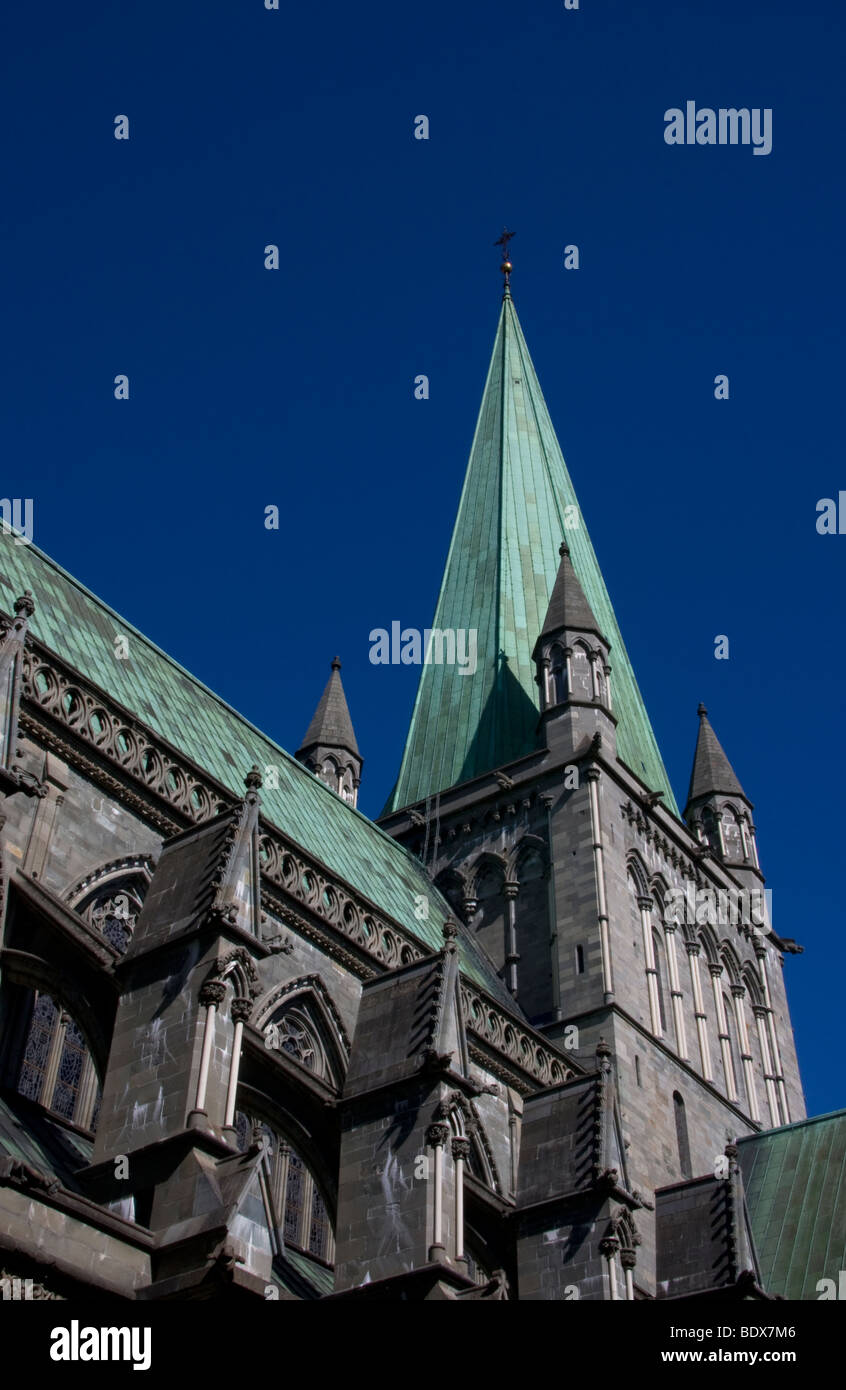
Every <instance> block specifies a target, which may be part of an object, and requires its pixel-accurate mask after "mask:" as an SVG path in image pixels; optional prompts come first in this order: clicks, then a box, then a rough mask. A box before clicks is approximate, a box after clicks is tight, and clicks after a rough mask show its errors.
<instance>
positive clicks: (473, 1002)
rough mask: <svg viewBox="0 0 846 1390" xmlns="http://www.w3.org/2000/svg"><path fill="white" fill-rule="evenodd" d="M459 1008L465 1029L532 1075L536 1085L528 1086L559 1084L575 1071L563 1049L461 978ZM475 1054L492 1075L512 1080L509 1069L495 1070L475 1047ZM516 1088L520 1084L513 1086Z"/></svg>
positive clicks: (526, 1074) (510, 1081)
mask: <svg viewBox="0 0 846 1390" xmlns="http://www.w3.org/2000/svg"><path fill="white" fill-rule="evenodd" d="M461 1008H462V1013H463V1016H464V1026H465V1028H466V1029H467V1032H468V1033H472V1034H475V1036H476V1037H477V1038H478V1039H479V1041H480V1042H481V1043H482V1044H484V1045H486V1046H487V1047H491V1048H493V1049H494V1050H495V1051H496V1052H499V1053H501V1054H502V1055H503V1057H505V1058H507V1059H508V1060H509V1061H510V1062H511V1063H512V1065H513V1067H514V1068H515V1070H516V1071H518V1072H522V1073H523V1075H524V1076H527V1077H529V1078H531V1080H532V1081H534V1082H535V1083H536V1085H535V1086H534V1087H530V1088H529V1089H530V1090H535V1089H542V1088H543V1087H545V1086H558V1085H560V1084H561V1083H562V1082H564V1081H570V1080H572V1078H573V1077H574V1076H576V1075H577V1073H576V1072H575V1071H574V1069H573V1068H572V1067H571V1066H570V1064H569V1063H568V1062H567V1061H566V1060H565V1058H564V1055H563V1053H560V1052H558V1051H557V1050H556V1049H555V1048H552V1047H550V1046H549V1044H548V1043H547V1042H545V1041H542V1040H541V1038H540V1036H539V1035H538V1034H537V1033H535V1032H533V1031H532V1030H531V1029H530V1028H529V1027H528V1026H523V1025H521V1024H520V1023H519V1021H518V1020H517V1019H516V1018H513V1017H512V1016H511V1015H510V1014H506V1013H505V1012H504V1011H502V1010H500V1009H499V1007H498V1006H497V1005H496V1004H495V1003H494V1002H493V1001H492V1000H490V999H487V998H486V997H485V996H484V995H483V994H482V993H481V992H480V991H479V990H476V989H474V988H473V987H472V986H470V985H468V984H466V983H465V982H464V981H462V985H461ZM471 1052H472V1048H471ZM476 1055H477V1057H483V1058H484V1060H483V1061H482V1065H483V1066H485V1067H486V1068H488V1069H490V1070H491V1071H492V1072H493V1073H494V1075H495V1076H499V1077H500V1079H501V1080H505V1081H506V1082H507V1083H508V1084H509V1085H513V1084H514V1082H513V1080H512V1079H511V1076H510V1075H509V1072H508V1071H507V1070H504V1069H503V1070H497V1069H496V1067H494V1066H493V1065H492V1064H491V1059H490V1058H489V1057H488V1056H487V1054H486V1053H484V1052H481V1051H480V1050H479V1049H477V1051H476ZM515 1089H516V1090H521V1089H522V1088H521V1087H520V1086H515ZM523 1093H524V1094H525V1093H526V1092H525V1091H523Z"/></svg>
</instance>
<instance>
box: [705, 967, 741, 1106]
mask: <svg viewBox="0 0 846 1390" xmlns="http://www.w3.org/2000/svg"><path fill="white" fill-rule="evenodd" d="M708 969H709V970H710V972H711V983H712V984H713V986H714V1009H715V1011H716V1015H717V1034H718V1037H719V1039H720V1052H721V1054H722V1058H723V1075H724V1076H725V1079H726V1095H727V1096H728V1098H729V1100H737V1099H738V1094H737V1080H736V1078H735V1075H734V1063H733V1061H732V1059H731V1043H730V1040H729V1035H728V1022H727V1020H726V1011H725V1006H724V1005H723V991H722V989H721V987H720V980H721V979H722V974H723V967H722V966H721V965H717V964H716V963H714V962H712V961H709V962H708Z"/></svg>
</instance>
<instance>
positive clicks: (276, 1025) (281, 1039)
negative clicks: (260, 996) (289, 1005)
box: [270, 1009, 322, 1071]
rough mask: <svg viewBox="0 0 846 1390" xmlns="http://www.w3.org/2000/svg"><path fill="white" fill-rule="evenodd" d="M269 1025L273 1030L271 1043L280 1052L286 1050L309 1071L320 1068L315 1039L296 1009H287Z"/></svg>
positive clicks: (318, 1051) (318, 1052)
mask: <svg viewBox="0 0 846 1390" xmlns="http://www.w3.org/2000/svg"><path fill="white" fill-rule="evenodd" d="M270 1027H271V1029H273V1030H274V1036H273V1038H272V1045H273V1046H274V1047H277V1048H278V1049H279V1051H280V1052H287V1053H288V1056H289V1057H293V1058H295V1060H296V1061H298V1062H300V1063H301V1064H302V1066H304V1067H308V1069H309V1071H315V1070H322V1068H321V1067H319V1059H320V1049H319V1046H318V1043H317V1040H316V1038H315V1037H314V1035H313V1033H312V1031H311V1029H310V1028H309V1027H308V1024H307V1023H306V1021H305V1019H304V1018H303V1017H302V1015H301V1014H300V1013H299V1012H298V1010H296V1009H288V1010H287V1012H286V1013H284V1014H282V1016H281V1018H279V1019H277V1020H276V1021H274V1022H273V1023H272V1024H271V1025H270Z"/></svg>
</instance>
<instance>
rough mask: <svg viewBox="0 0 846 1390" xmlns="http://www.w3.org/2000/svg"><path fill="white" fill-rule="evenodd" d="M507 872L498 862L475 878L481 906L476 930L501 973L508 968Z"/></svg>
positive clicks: (487, 864)
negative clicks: (505, 888) (506, 923)
mask: <svg viewBox="0 0 846 1390" xmlns="http://www.w3.org/2000/svg"><path fill="white" fill-rule="evenodd" d="M504 883H505V871H504V869H503V867H502V866H501V865H499V864H497V863H491V862H488V863H485V864H484V865H483V866H482V868H481V869H480V870H479V872H478V874H477V875H476V885H475V892H474V897H475V898H476V901H477V903H478V908H477V911H476V915H475V917H474V918H473V923H472V925H473V930H474V931H475V932H476V933H477V935H478V936H479V939H480V941H481V944H482V946H484V948H485V950H486V951H487V953H488V955H489V956H490V958H491V960H492V961H493V962H494V965H495V966H496V967H497V969H498V970H502V969H504V967H505V947H506V943H505V893H504Z"/></svg>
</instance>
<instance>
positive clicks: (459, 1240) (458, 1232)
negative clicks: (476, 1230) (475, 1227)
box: [452, 1138, 470, 1264]
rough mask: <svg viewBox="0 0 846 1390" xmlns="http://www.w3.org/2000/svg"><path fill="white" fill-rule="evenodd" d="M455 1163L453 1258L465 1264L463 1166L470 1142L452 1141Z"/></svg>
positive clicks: (467, 1140) (467, 1155) (463, 1140)
mask: <svg viewBox="0 0 846 1390" xmlns="http://www.w3.org/2000/svg"><path fill="white" fill-rule="evenodd" d="M452 1157H453V1161H454V1163H455V1258H456V1260H462V1261H464V1263H465V1264H466V1263H467V1258H466V1256H465V1253H464V1165H465V1164H466V1162H467V1160H468V1159H469V1157H470V1140H469V1139H463V1138H462V1139H453V1141H452Z"/></svg>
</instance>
